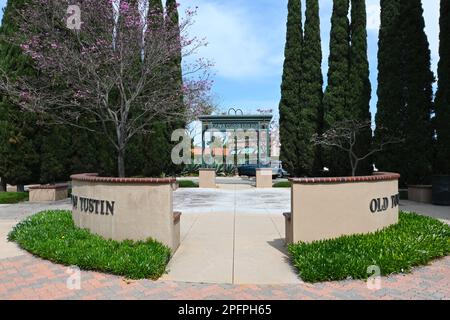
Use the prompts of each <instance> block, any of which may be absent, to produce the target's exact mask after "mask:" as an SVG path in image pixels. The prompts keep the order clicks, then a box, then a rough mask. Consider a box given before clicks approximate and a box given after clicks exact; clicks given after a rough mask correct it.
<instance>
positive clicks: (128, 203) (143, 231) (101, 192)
mask: <svg viewBox="0 0 450 320" xmlns="http://www.w3.org/2000/svg"><path fill="white" fill-rule="evenodd" d="M172 188H173V184H171V183H165V184H130V183H105V182H86V181H77V180H74V181H73V182H72V194H73V196H78V206H77V208H73V210H72V216H73V220H74V222H75V225H77V226H78V227H80V228H86V229H88V230H90V231H91V232H93V233H96V234H98V235H101V236H102V237H104V238H107V239H114V240H117V241H122V240H134V241H140V240H143V241H144V240H147V239H148V238H153V239H155V240H158V241H160V242H162V243H163V244H165V245H167V246H168V247H169V248H171V249H172V251H173V252H175V250H176V249H177V248H178V246H179V241H180V240H179V239H180V236H179V225H177V226H174V219H173V217H174V215H173V207H172V202H173V199H172V197H173V192H172ZM80 197H83V198H88V199H94V200H105V201H110V202H112V201H114V215H101V214H96V213H86V212H81V210H80V208H81V207H80V205H81V202H80Z"/></svg>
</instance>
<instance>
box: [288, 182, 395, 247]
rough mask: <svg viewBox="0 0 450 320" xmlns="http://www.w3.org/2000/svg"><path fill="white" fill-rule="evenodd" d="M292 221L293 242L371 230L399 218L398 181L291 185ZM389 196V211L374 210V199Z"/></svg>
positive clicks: (373, 230)
mask: <svg viewBox="0 0 450 320" xmlns="http://www.w3.org/2000/svg"><path fill="white" fill-rule="evenodd" d="M291 192H292V195H291V196H292V198H291V201H292V204H291V206H292V221H291V225H290V226H289V224H288V223H287V224H286V227H287V228H292V230H288V231H287V233H292V238H293V242H294V243H297V242H300V241H302V242H312V241H316V240H324V239H332V238H337V237H340V236H342V235H351V234H358V233H370V232H375V231H377V230H379V229H383V228H385V227H387V226H390V225H392V224H395V223H397V222H398V214H399V207H398V206H395V207H394V208H392V199H391V196H395V195H398V181H397V180H392V181H369V182H351V183H322V184H299V183H293V185H292V189H291ZM385 197H388V198H389V207H388V209H387V210H386V211H382V212H375V213H372V212H371V209H370V204H371V201H372V200H373V199H378V198H381V199H383V198H385Z"/></svg>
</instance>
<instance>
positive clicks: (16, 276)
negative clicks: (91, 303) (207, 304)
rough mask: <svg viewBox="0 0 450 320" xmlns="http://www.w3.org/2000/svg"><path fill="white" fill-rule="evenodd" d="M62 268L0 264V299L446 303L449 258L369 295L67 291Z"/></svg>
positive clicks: (276, 288) (165, 287)
mask: <svg viewBox="0 0 450 320" xmlns="http://www.w3.org/2000/svg"><path fill="white" fill-rule="evenodd" d="M69 276H70V273H69V272H68V268H67V267H65V266H61V265H57V264H53V263H51V262H48V261H45V260H41V259H39V258H35V257H33V256H31V255H29V254H25V255H23V256H19V257H15V258H9V259H4V260H0V299H32V300H36V299H226V300H232V299H243V300H245V299H283V300H285V299H446V300H448V299H450V257H446V258H444V259H440V260H437V261H435V262H434V263H433V264H431V265H430V266H427V267H423V268H417V269H415V270H414V272H413V273H412V274H407V275H395V276H390V277H383V278H382V280H381V281H382V282H381V289H380V290H376V291H372V290H369V289H368V288H367V285H366V283H365V282H364V281H356V280H348V281H340V282H329V283H319V284H314V285H312V284H301V285H228V284H200V283H183V282H167V281H150V280H139V281H130V280H127V279H124V278H122V277H117V276H113V275H106V274H102V273H98V272H87V271H82V272H81V277H80V279H81V281H80V287H81V288H80V289H79V290H70V289H68V287H67V279H68V277H69Z"/></svg>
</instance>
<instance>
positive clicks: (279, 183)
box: [273, 181, 291, 188]
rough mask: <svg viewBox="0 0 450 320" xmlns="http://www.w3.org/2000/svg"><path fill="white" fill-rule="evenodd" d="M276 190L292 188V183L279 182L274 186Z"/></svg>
mask: <svg viewBox="0 0 450 320" xmlns="http://www.w3.org/2000/svg"><path fill="white" fill-rule="evenodd" d="M273 187H274V188H290V187H291V182H289V181H282V182H277V183H274V184H273Z"/></svg>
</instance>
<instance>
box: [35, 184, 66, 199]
mask: <svg viewBox="0 0 450 320" xmlns="http://www.w3.org/2000/svg"><path fill="white" fill-rule="evenodd" d="M29 190H30V191H29V201H30V202H48V201H59V200H64V199H67V197H68V187H67V185H64V186H47V185H44V186H32V187H30V189H29Z"/></svg>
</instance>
